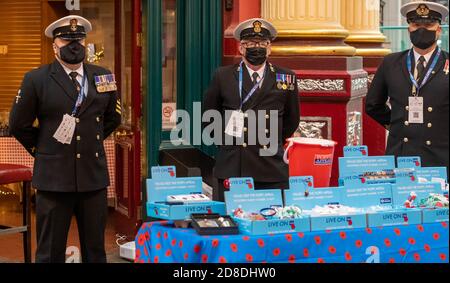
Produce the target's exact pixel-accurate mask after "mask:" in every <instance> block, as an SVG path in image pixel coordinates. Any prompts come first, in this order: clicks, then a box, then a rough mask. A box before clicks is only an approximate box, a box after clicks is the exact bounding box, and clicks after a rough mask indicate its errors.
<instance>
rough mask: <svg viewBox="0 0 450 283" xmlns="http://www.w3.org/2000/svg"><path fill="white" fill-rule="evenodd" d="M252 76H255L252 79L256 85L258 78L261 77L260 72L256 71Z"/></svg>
mask: <svg viewBox="0 0 450 283" xmlns="http://www.w3.org/2000/svg"><path fill="white" fill-rule="evenodd" d="M252 78H253V80H252V81H253V86H255V85H256V84H257V83H258V78H259V75H258V73H256V72H254V73H253V75H252Z"/></svg>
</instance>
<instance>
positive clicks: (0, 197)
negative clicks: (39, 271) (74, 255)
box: [0, 187, 127, 263]
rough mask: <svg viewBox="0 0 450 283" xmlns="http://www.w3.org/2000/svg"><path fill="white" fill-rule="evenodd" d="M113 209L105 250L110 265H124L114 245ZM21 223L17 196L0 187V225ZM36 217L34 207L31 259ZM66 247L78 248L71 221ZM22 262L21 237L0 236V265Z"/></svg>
mask: <svg viewBox="0 0 450 283" xmlns="http://www.w3.org/2000/svg"><path fill="white" fill-rule="evenodd" d="M114 213H115V212H114V209H111V210H110V212H109V217H108V222H107V227H106V234H105V238H106V241H105V248H106V254H107V258H108V262H110V263H126V262H127V261H125V260H123V259H121V258H120V257H119V248H118V246H117V244H116V239H117V237H116V233H115V231H114V217H113V215H114ZM21 221H22V208H21V204H20V202H19V196H18V195H17V194H15V193H14V192H13V191H11V190H9V189H8V188H4V187H0V224H1V225H6V226H19V225H20V224H21ZM35 232H36V217H35V211H34V207H33V210H32V238H31V239H32V257H33V262H34V254H35V251H36V234H35ZM67 247H77V249H78V247H79V239H78V231H77V224H76V221H75V219H72V224H71V227H70V231H69V236H68V240H67ZM16 262H23V248H22V235H21V234H13V235H6V236H0V263H16Z"/></svg>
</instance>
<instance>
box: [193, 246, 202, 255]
mask: <svg viewBox="0 0 450 283" xmlns="http://www.w3.org/2000/svg"><path fill="white" fill-rule="evenodd" d="M200 250H201V248H200V246H199V245H195V246H194V252H195V253H196V254H198V253H199V252H200Z"/></svg>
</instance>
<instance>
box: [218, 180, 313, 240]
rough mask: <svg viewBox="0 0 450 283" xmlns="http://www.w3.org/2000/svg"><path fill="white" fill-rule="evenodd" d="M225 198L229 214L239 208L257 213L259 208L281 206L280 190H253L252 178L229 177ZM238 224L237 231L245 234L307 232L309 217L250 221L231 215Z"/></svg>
mask: <svg viewBox="0 0 450 283" xmlns="http://www.w3.org/2000/svg"><path fill="white" fill-rule="evenodd" d="M225 200H226V204H227V211H228V214H229V215H233V212H234V211H235V210H236V209H238V208H241V209H243V211H244V212H250V213H252V212H255V213H259V212H260V211H261V210H263V209H266V208H273V207H283V200H282V197H281V191H280V190H278V189H274V190H255V189H254V183H253V179H252V178H235V179H230V191H228V192H225ZM233 219H234V221H235V222H236V223H237V224H238V226H239V231H240V232H241V233H243V234H247V235H267V234H279V233H294V232H309V231H310V229H309V218H308V217H300V218H295V219H267V220H263V221H252V220H249V219H242V218H238V217H233Z"/></svg>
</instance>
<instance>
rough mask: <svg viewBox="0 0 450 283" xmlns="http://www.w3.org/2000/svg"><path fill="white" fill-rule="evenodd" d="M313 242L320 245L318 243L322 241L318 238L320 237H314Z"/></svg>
mask: <svg viewBox="0 0 450 283" xmlns="http://www.w3.org/2000/svg"><path fill="white" fill-rule="evenodd" d="M314 241H315V242H316V244H317V245H320V243H321V242H322V239H321V238H320V236H315V237H314Z"/></svg>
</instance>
